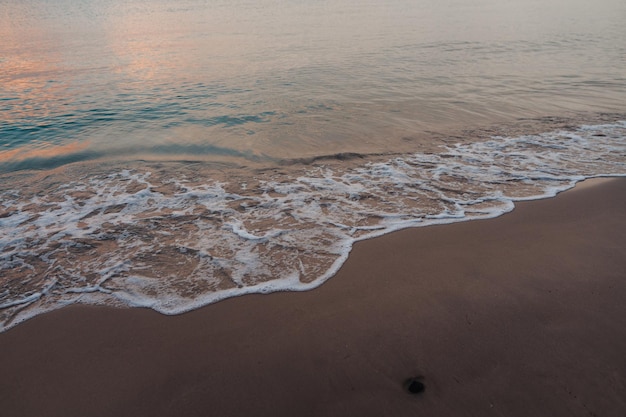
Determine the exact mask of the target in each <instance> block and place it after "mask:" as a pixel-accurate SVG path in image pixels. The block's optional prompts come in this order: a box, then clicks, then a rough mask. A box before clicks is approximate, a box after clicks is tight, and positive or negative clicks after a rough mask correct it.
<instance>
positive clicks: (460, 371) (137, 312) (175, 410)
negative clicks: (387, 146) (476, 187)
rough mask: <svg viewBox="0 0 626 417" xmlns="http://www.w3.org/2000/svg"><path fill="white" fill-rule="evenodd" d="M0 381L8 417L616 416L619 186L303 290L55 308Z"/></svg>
mask: <svg viewBox="0 0 626 417" xmlns="http://www.w3.org/2000/svg"><path fill="white" fill-rule="evenodd" d="M0 373H1V376H0V415H2V416H7V417H18V416H29V417H30V416H32V417H41V416H47V417H53V416H63V417H71V416H81V417H84V416H134V417H142V416H146V417H147V416H151V417H154V416H187V417H188V416H360V417H364V416H395V417H402V416H430V417H433V416H507V417H512V416H520V417H522V416H523V417H528V416H619V417H623V416H624V415H626V179H615V180H608V181H601V182H600V183H598V184H595V185H593V186H586V187H580V189H578V187H577V189H575V190H572V191H568V192H565V193H563V194H561V195H559V196H558V197H556V198H553V199H547V200H542V201H534V202H525V203H520V204H518V205H517V208H516V209H515V211H514V212H512V213H510V214H507V215H504V216H502V217H500V218H497V219H492V220H484V221H473V222H467V223H460V224H453V225H444V226H433V227H427V228H419V229H410V230H405V231H401V232H397V233H394V234H390V235H387V236H384V237H381V238H378V239H374V240H370V241H365V242H360V243H359V244H357V245H356V246H355V248H354V250H353V252H352V254H351V255H350V259H349V260H348V262H347V263H346V264H345V265H344V267H343V268H342V269H341V271H340V272H339V273H338V274H337V276H335V277H334V278H332V279H331V280H330V281H329V282H328V283H326V284H325V285H323V286H322V287H320V288H318V289H316V290H314V291H310V292H305V293H277V294H271V295H253V296H245V297H240V298H236V299H230V300H226V301H223V302H220V303H217V304H215V305H211V306H208V307H206V308H202V309H200V310H197V311H194V312H191V313H188V314H184V315H180V316H175V317H166V316H162V315H160V314H158V313H155V312H153V311H150V310H144V309H120V310H114V309H108V308H99V307H82V306H72V307H69V308H65V309H62V310H58V311H56V312H53V313H49V314H46V315H43V316H39V317H37V318H35V319H32V320H29V321H27V322H25V323H23V324H20V325H18V326H17V327H15V328H13V329H10V330H9V331H7V332H5V333H2V334H0ZM414 376H420V377H421V381H422V382H423V383H424V385H425V391H424V392H423V393H421V394H418V395H412V394H409V393H408V392H407V391H406V390H405V389H404V387H403V382H404V381H405V380H406V379H407V378H409V377H414Z"/></svg>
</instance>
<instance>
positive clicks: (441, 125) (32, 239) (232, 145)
mask: <svg viewBox="0 0 626 417" xmlns="http://www.w3.org/2000/svg"><path fill="white" fill-rule="evenodd" d="M1 4H2V8H1V10H2V12H1V13H0V19H1V23H2V24H0V38H2V39H3V41H2V43H0V229H1V231H2V234H1V237H0V272H1V273H0V280H1V283H2V287H1V289H0V319H1V320H2V322H3V323H4V324H3V326H11V325H14V324H15V323H17V322H19V321H20V320H23V319H25V318H28V317H30V316H33V315H35V314H38V313H40V312H43V311H48V310H51V309H54V308H58V307H60V306H63V305H65V304H68V303H75V302H89V303H105V304H112V305H120V306H121V305H131V306H132V305H141V306H150V307H152V308H155V309H157V310H158V311H162V312H164V313H177V312H181V311H185V310H188V309H192V308H196V307H198V306H201V305H204V304H206V303H209V302H213V301H216V300H218V299H221V298H224V297H230V296H234V295H239V294H244V293H249V292H267V291H276V290H302V289H308V288H313V287H315V286H317V285H319V284H320V283H322V282H323V281H324V280H326V279H327V278H329V277H330V276H332V275H333V274H334V272H335V271H336V270H337V268H339V266H340V265H341V264H342V262H343V261H344V260H345V258H346V257H347V255H348V252H349V249H350V247H351V245H352V243H353V242H354V241H355V240H358V239H364V238H367V237H372V236H376V235H379V234H382V233H387V232H389V231H392V230H397V229H399V228H403V227H410V226H420V225H426V224H433V223H440V222H453V221H461V220H467V219H472V218H484V217H492V216H495V215H498V214H501V213H503V212H506V211H508V210H510V209H511V208H512V201H513V200H515V199H524V198H537V197H540V196H544V195H551V194H553V193H555V192H557V191H559V190H562V189H566V188H568V187H570V186H571V185H572V184H573V183H574V182H576V181H579V180H581V179H583V178H587V177H593V176H598V175H624V174H626V168H625V165H624V161H625V160H626V150H625V148H624V147H625V144H624V138H625V137H626V133H625V131H626V127H625V125H624V122H623V120H626V108H625V107H624V103H626V75H625V73H624V70H623V68H626V46H625V45H626V25H623V21H624V18H625V17H626V4H624V3H623V2H621V1H613V0H604V1H600V2H596V3H594V4H590V3H588V2H583V1H569V0H568V1H565V0H551V1H547V2H546V1H542V2H539V1H524V2H522V1H514V2H507V3H505V4H503V3H502V2H499V1H495V0H473V1H460V0H448V1H443V2H441V1H438V2H434V1H425V0H422V1H417V2H415V1H407V0H393V1H390V2H362V1H358V2H357V1H354V0H345V1H344V0H341V1H334V2H330V1H321V2H314V3H311V2H300V1H295V0H285V1H270V0H263V1H259V2H244V1H234V2H233V1H228V2H226V1H216V0H214V1H210V0H207V1H202V0H185V1H182V2H177V3H176V4H175V5H173V4H172V3H171V2H167V1H161V0H152V1H150V0H132V1H124V2H122V1H117V0H109V1H95V0H93V1H91V0H88V1H83V2H76V1H73V0H62V1H58V2H49V1H45V0H28V1H23V2H19V3H15V2H10V3H9V2H1ZM620 120H621V121H622V122H620Z"/></svg>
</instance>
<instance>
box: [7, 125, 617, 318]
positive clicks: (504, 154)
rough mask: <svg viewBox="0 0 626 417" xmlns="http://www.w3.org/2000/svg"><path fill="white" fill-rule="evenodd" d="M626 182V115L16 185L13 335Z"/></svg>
mask: <svg viewBox="0 0 626 417" xmlns="http://www.w3.org/2000/svg"><path fill="white" fill-rule="evenodd" d="M190 172H191V171H190ZM624 175H626V122H618V123H613V124H605V125H597V126H582V127H581V128H579V129H576V130H572V131H561V132H551V133H545V134H541V135H527V136H518V137H494V138H492V139H490V140H486V141H482V142H474V143H458V144H456V145H454V146H449V147H447V148H444V149H442V151H441V152H440V153H431V154H412V155H405V156H402V157H396V158H393V159H391V160H388V161H383V162H370V163H365V164H364V165H362V166H359V167H353V168H341V167H336V166H335V167H333V168H331V167H330V166H316V167H310V168H308V169H306V170H305V171H304V172H300V173H299V174H298V175H294V176H292V177H291V176H288V175H287V176H286V175H280V174H272V173H264V174H261V173H259V174H258V175H257V176H256V177H255V178H251V177H250V176H248V177H246V178H244V180H241V179H237V178H235V177H233V178H231V179H229V178H222V177H223V176H222V177H220V178H219V180H218V179H217V178H212V177H211V171H206V172H204V173H203V174H202V175H196V176H195V177H193V178H192V176H191V174H190V173H189V172H187V173H183V174H181V173H180V172H178V171H176V170H167V169H162V168H161V169H160V170H150V171H149V170H145V169H133V170H129V169H124V170H119V171H118V172H111V173H108V174H106V175H104V174H102V175H85V176H84V177H82V178H81V179H76V180H74V181H71V182H59V183H58V184H56V183H55V184H53V185H51V186H49V187H48V188H46V190H45V192H41V190H37V188H36V184H32V187H33V189H34V190H35V191H33V190H28V189H22V190H14V189H6V190H3V191H2V192H1V193H0V210H1V211H0V230H1V232H2V233H1V234H0V261H1V266H0V273H1V274H2V277H3V278H4V282H5V283H6V284H4V287H5V288H3V292H2V293H0V319H1V320H2V328H3V329H6V328H9V327H11V326H13V325H15V324H16V323H19V322H20V321H23V320H25V319H27V318H29V317H32V316H34V315H37V314H39V313H41V312H45V311H50V310H53V309H55V308H59V307H61V306H64V305H67V304H71V303H77V302H81V303H92V304H107V305H115V306H119V305H127V306H142V307H150V308H153V309H155V310H157V311H160V312H162V313H165V314H177V313H181V312H184V311H188V310H192V309H195V308H198V307H200V306H203V305H206V304H209V303H212V302H215V301H218V300H221V299H224V298H228V297H233V296H237V295H242V294H249V293H269V292H274V291H302V290H308V289H312V288H315V287H316V286H319V285H320V284H322V283H323V282H324V281H326V280H327V279H329V278H330V277H332V276H333V275H334V274H335V273H336V272H337V270H338V269H339V268H340V267H341V265H342V264H343V262H344V261H345V260H346V259H347V256H348V254H349V252H350V249H351V248H352V245H353V243H354V242H355V241H358V240H362V239H368V238H372V237H375V236H379V235H382V234H384V233H388V232H391V231H394V230H399V229H402V228H406V227H415V226H426V225H432V224H442V223H453V222H458V221H466V220H472V219H479V218H480V219H483V218H492V217H496V216H499V215H501V214H503V213H506V212H508V211H510V210H512V209H513V207H514V202H515V201H521V200H529V199H537V198H544V197H548V196H554V195H556V194H557V193H558V192H560V191H563V190H565V189H568V188H571V187H572V186H574V184H575V183H576V182H578V181H581V180H583V179H585V178H591V177H598V176H624ZM216 177H217V175H216Z"/></svg>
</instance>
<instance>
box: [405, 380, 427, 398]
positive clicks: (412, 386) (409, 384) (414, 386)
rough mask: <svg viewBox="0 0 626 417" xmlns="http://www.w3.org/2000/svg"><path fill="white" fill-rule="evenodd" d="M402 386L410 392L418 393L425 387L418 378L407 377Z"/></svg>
mask: <svg viewBox="0 0 626 417" xmlns="http://www.w3.org/2000/svg"><path fill="white" fill-rule="evenodd" d="M404 386H405V387H406V389H407V391H408V392H409V393H410V394H419V393H421V392H424V390H425V389H426V387H425V386H424V383H423V382H422V381H420V380H419V379H418V378H409V379H407V380H406V382H405V383H404Z"/></svg>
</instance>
